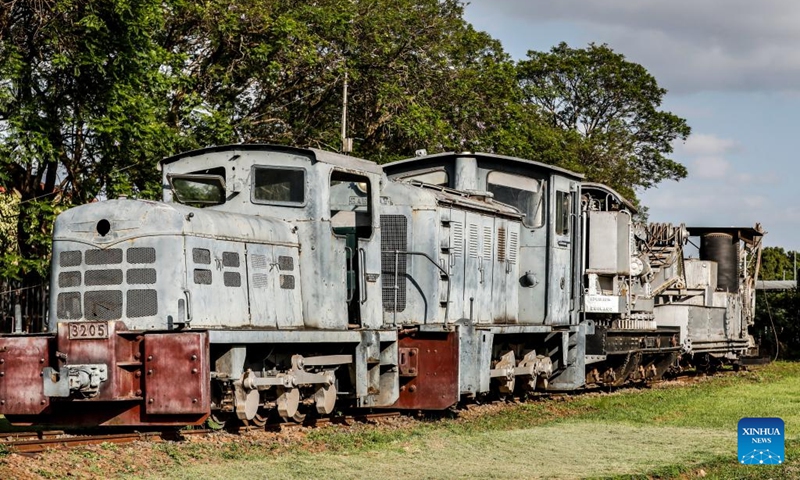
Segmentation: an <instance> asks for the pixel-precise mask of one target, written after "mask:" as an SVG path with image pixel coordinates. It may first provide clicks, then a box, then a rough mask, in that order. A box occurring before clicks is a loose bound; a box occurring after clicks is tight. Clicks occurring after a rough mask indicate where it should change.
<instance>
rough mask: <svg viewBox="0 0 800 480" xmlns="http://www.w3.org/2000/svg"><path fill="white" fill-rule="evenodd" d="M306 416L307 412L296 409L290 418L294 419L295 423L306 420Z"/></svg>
mask: <svg viewBox="0 0 800 480" xmlns="http://www.w3.org/2000/svg"><path fill="white" fill-rule="evenodd" d="M306 416H307V414H306V413H305V412H301V411H300V410H298V411H296V412H294V415H292V420H294V422H295V423H303V422H305V421H306Z"/></svg>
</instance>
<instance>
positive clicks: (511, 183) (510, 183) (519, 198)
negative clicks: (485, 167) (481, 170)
mask: <svg viewBox="0 0 800 480" xmlns="http://www.w3.org/2000/svg"><path fill="white" fill-rule="evenodd" d="M545 186H546V184H545V182H544V181H542V180H537V179H535V178H529V177H523V176H521V175H513V174H510V173H505V172H490V173H489V176H488V177H487V178H486V189H487V190H489V191H490V192H491V193H492V194H494V199H495V200H497V201H498V202H502V203H505V204H507V205H511V206H512V207H516V208H517V209H519V211H520V212H522V213H524V214H525V218H524V219H523V220H522V223H523V224H524V225H525V226H526V227H528V228H539V227H541V226H542V225H544V190H545Z"/></svg>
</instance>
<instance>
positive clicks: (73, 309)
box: [56, 292, 83, 320]
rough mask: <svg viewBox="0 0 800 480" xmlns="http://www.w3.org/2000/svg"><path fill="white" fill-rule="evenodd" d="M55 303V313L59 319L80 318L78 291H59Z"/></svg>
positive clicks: (81, 314) (79, 295)
mask: <svg viewBox="0 0 800 480" xmlns="http://www.w3.org/2000/svg"><path fill="white" fill-rule="evenodd" d="M56 302H57V305H56V315H58V318H59V319H61V320H74V319H78V318H81V317H82V316H83V313H81V294H80V293H78V292H69V293H59V294H58V299H57V301H56Z"/></svg>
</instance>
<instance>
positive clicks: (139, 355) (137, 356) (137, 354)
mask: <svg viewBox="0 0 800 480" xmlns="http://www.w3.org/2000/svg"><path fill="white" fill-rule="evenodd" d="M133 358H135V359H136V360H139V359H140V358H142V354H141V353H139V352H136V353H134V354H133Z"/></svg>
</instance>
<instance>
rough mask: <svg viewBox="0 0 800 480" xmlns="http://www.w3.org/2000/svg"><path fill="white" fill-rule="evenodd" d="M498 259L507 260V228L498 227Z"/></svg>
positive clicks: (500, 260) (499, 260)
mask: <svg viewBox="0 0 800 480" xmlns="http://www.w3.org/2000/svg"><path fill="white" fill-rule="evenodd" d="M497 261H498V262H505V261H506V229H505V228H502V227H501V228H498V229H497Z"/></svg>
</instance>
